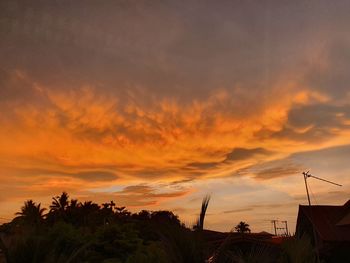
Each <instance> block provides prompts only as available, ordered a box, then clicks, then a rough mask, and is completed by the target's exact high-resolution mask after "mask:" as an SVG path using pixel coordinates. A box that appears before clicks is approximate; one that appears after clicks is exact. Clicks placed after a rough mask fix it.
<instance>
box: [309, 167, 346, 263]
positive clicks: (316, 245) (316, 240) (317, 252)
mask: <svg viewBox="0 0 350 263" xmlns="http://www.w3.org/2000/svg"><path fill="white" fill-rule="evenodd" d="M303 176H304V182H305V188H306V194H307V200H308V202H309V207H310V215H311V220H313V216H312V208H311V202H310V195H309V189H308V186H307V179H308V178H310V177H312V178H315V179H317V180H320V181H323V182H326V183H329V184H333V185H336V186H342V185H341V184H337V183H334V182H332V181H328V180H325V179H322V178H320V177H317V176H313V175H311V174H310V173H309V171H307V172H303ZM311 224H312V225H313V222H311ZM312 230H313V234H314V239H315V247H316V257H317V262H318V263H319V262H320V252H319V251H318V238H317V234H316V229H315V227H314V226H312Z"/></svg>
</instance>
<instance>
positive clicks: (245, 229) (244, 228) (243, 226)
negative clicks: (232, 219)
mask: <svg viewBox="0 0 350 263" xmlns="http://www.w3.org/2000/svg"><path fill="white" fill-rule="evenodd" d="M235 230H236V231H237V232H238V233H250V229H249V225H248V224H247V223H246V222H243V221H241V222H239V224H238V225H237V226H235Z"/></svg>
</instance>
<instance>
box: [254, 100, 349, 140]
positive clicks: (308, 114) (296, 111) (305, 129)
mask: <svg viewBox="0 0 350 263" xmlns="http://www.w3.org/2000/svg"><path fill="white" fill-rule="evenodd" d="M349 120H350V105H348V104H345V105H332V104H326V103H317V104H311V105H298V106H295V107H293V108H292V109H291V110H290V111H289V112H288V120H287V122H286V123H285V124H284V126H283V127H282V129H281V130H279V131H277V132H273V131H270V130H268V129H266V128H264V129H262V130H260V131H259V132H257V134H256V136H257V137H258V138H288V139H292V140H296V141H305V142H315V141H325V140H327V139H329V138H332V137H333V136H335V135H337V133H338V132H339V131H340V130H342V131H344V130H345V129H350V125H349Z"/></svg>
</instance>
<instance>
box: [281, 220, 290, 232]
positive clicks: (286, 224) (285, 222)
mask: <svg viewBox="0 0 350 263" xmlns="http://www.w3.org/2000/svg"><path fill="white" fill-rule="evenodd" d="M282 223H284V224H285V226H286V236H289V232H288V223H287V220H285V221H282Z"/></svg>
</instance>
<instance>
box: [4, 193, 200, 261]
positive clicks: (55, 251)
mask: <svg viewBox="0 0 350 263" xmlns="http://www.w3.org/2000/svg"><path fill="white" fill-rule="evenodd" d="M44 212H45V209H44V208H42V207H41V204H36V203H35V202H33V201H32V200H28V201H26V202H25V203H24V206H23V207H22V208H21V211H20V212H18V213H17V217H16V218H14V219H13V220H12V222H10V223H7V224H4V225H2V226H1V233H2V242H1V250H2V251H3V252H4V254H5V256H6V258H7V262H9V263H20V262H23V263H24V262H110V263H112V262H126V263H130V262H140V263H142V262H204V256H203V255H202V253H201V249H200V248H202V244H200V240H199V239H198V236H197V235H196V234H195V232H194V231H192V230H191V229H189V228H186V227H185V226H184V225H183V224H182V223H181V222H180V220H179V218H178V216H176V215H175V214H173V213H172V212H170V211H146V210H143V211H141V212H139V213H131V212H129V211H128V210H127V209H126V207H117V206H116V205H115V203H114V202H113V201H111V202H110V203H104V204H102V205H101V206H100V205H98V204H96V203H93V202H91V201H85V202H79V201H78V200H75V199H72V200H70V199H69V195H68V194H67V193H65V192H63V193H62V194H61V195H60V196H56V197H53V198H52V203H51V205H50V208H49V210H48V213H47V214H44ZM203 220H204V219H203Z"/></svg>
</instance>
